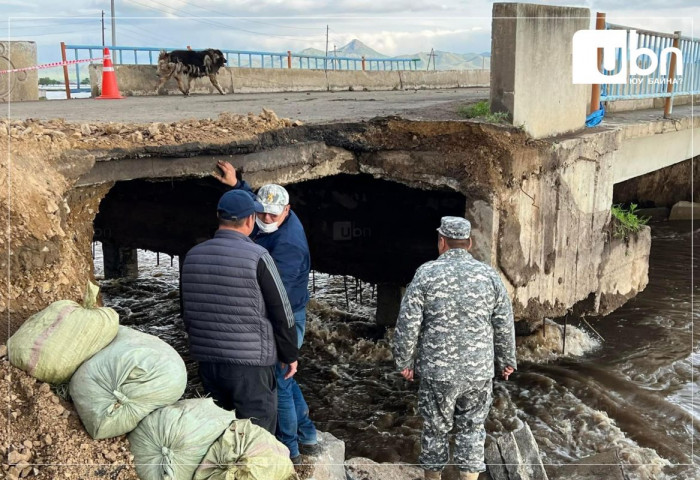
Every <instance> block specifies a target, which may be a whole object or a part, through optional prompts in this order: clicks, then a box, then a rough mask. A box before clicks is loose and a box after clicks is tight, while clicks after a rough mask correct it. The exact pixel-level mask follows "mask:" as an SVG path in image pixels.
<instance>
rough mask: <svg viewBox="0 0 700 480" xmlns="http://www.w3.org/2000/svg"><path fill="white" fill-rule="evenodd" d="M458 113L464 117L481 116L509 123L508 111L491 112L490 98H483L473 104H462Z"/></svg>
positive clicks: (485, 119)
mask: <svg viewBox="0 0 700 480" xmlns="http://www.w3.org/2000/svg"><path fill="white" fill-rule="evenodd" d="M457 114H458V115H459V116H461V117H464V118H479V119H482V120H484V121H486V122H490V123H509V118H508V114H507V113H505V112H496V113H491V107H490V106H489V101H488V100H482V101H480V102H478V103H475V104H473V105H461V106H459V107H458V108H457Z"/></svg>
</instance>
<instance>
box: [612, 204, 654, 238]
mask: <svg viewBox="0 0 700 480" xmlns="http://www.w3.org/2000/svg"><path fill="white" fill-rule="evenodd" d="M636 210H637V205H636V204H634V203H632V204H630V208H629V210H626V209H625V208H624V207H622V205H613V206H612V210H611V213H612V216H613V218H614V219H615V220H613V223H614V225H613V236H614V237H615V238H628V237H629V235H630V234H631V233H636V232H638V231H639V230H640V229H641V228H642V226H644V225H646V224H647V222H648V221H649V217H639V216H637V213H636Z"/></svg>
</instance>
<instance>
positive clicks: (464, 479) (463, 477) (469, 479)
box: [459, 472, 479, 480]
mask: <svg viewBox="0 0 700 480" xmlns="http://www.w3.org/2000/svg"><path fill="white" fill-rule="evenodd" d="M477 478H479V472H476V473H471V472H459V480H477Z"/></svg>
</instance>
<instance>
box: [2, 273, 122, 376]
mask: <svg viewBox="0 0 700 480" xmlns="http://www.w3.org/2000/svg"><path fill="white" fill-rule="evenodd" d="M98 292H99V288H98V287H97V286H96V285H94V284H92V283H88V288H87V291H86V293H85V298H84V301H83V304H82V305H80V304H78V303H76V302H74V301H72V300H59V301H57V302H54V303H52V304H51V305H49V306H48V307H46V308H45V309H44V310H42V311H41V312H39V313H37V314H35V315H33V316H32V317H30V318H29V319H28V320H27V321H26V322H24V323H23V324H22V326H21V327H19V329H18V330H17V331H16V332H15V334H14V335H12V337H10V339H9V340H8V342H7V350H8V355H9V358H10V363H11V364H12V365H13V366H15V367H17V368H19V369H21V370H24V371H25V372H27V373H29V374H30V375H31V376H32V377H34V378H37V379H39V380H41V381H42V382H47V383H52V384H61V383H65V382H67V381H68V380H70V378H71V376H72V375H73V373H74V372H75V371H76V369H77V368H78V367H79V366H80V365H81V364H82V363H83V362H84V361H86V360H87V359H89V358H90V357H92V356H93V355H95V354H96V353H97V352H99V351H100V350H102V349H103V348H104V347H106V346H107V345H108V344H109V343H110V342H111V341H112V340H113V339H114V337H115V336H116V335H117V329H118V328H119V315H118V314H117V312H115V311H114V310H112V309H111V308H107V307H97V306H96V304H97V294H98Z"/></svg>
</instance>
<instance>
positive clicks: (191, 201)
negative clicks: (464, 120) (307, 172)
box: [94, 174, 466, 285]
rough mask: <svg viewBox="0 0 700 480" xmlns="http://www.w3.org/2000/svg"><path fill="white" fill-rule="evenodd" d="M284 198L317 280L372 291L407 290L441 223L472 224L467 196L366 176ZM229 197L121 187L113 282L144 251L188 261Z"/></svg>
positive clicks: (194, 190) (111, 223)
mask: <svg viewBox="0 0 700 480" xmlns="http://www.w3.org/2000/svg"><path fill="white" fill-rule="evenodd" d="M286 188H287V190H288V191H289V195H290V203H291V205H292V209H293V210H294V212H295V213H296V214H297V216H298V217H299V219H300V220H301V222H302V224H303V225H304V228H305V231H306V236H307V239H308V243H309V248H310V251H311V261H312V268H313V270H315V271H318V272H324V273H328V274H332V275H347V276H351V277H354V278H357V279H360V280H362V281H364V282H368V283H371V284H394V285H405V284H406V283H408V282H409V281H410V280H411V278H412V276H413V274H414V272H415V270H416V268H417V267H418V266H419V265H421V264H422V263H424V262H426V261H428V260H431V259H434V258H435V257H436V254H437V247H436V239H437V235H436V233H435V228H437V226H438V225H439V222H440V217H442V216H444V215H457V216H461V215H464V212H465V208H466V197H465V196H464V195H462V194H461V193H458V192H454V191H448V190H420V189H416V188H412V187H408V186H406V185H403V184H400V183H396V182H391V181H387V180H382V179H375V178H373V177H372V176H370V175H365V174H360V175H349V174H339V175H333V176H329V177H324V178H321V179H317V180H307V181H304V182H299V183H293V184H289V185H287V186H286ZM225 191H226V188H225V187H223V186H222V185H221V184H219V183H218V182H217V181H216V180H214V179H187V180H180V181H171V182H150V181H146V180H131V181H123V182H117V183H116V184H115V186H114V187H113V188H112V189H111V190H110V191H109V192H108V193H107V195H106V196H105V197H104V199H103V200H102V202H101V203H100V208H99V213H98V214H97V216H96V218H95V222H94V232H95V233H94V241H95V242H100V244H101V247H102V249H103V252H104V255H103V262H104V270H103V272H104V276H105V278H119V277H127V276H132V277H133V276H136V275H137V272H138V268H137V263H138V261H137V258H136V257H137V254H136V251H137V249H141V250H149V251H151V252H154V253H155V252H159V253H162V254H165V255H168V256H170V257H175V258H177V257H180V258H182V257H184V255H185V254H186V253H187V251H188V250H189V249H190V248H192V247H193V246H194V245H196V244H197V243H200V242H202V241H204V240H206V239H209V238H211V237H212V236H213V234H214V232H215V231H216V228H217V221H216V218H215V211H216V204H217V202H218V199H219V197H220V196H221V194H222V193H223V192H225ZM170 257H168V258H165V259H164V261H165V262H168V261H171V259H170ZM157 258H158V257H157ZM160 260H161V259H160V258H158V260H157V262H158V263H160ZM150 263H152V262H149V264H150ZM172 263H173V264H175V262H172ZM353 281H354V280H353Z"/></svg>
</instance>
